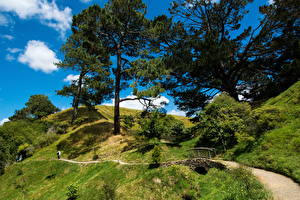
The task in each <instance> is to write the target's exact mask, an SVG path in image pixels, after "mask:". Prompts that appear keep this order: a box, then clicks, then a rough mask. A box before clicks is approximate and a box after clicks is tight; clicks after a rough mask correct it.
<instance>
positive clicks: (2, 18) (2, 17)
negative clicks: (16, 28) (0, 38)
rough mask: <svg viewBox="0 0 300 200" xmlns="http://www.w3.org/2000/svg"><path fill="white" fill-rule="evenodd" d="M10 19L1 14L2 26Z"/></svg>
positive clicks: (0, 21)
mask: <svg viewBox="0 0 300 200" xmlns="http://www.w3.org/2000/svg"><path fill="white" fill-rule="evenodd" d="M8 24H9V21H8V19H7V17H6V16H4V15H2V14H0V26H7V25H8Z"/></svg>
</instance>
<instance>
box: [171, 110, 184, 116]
mask: <svg viewBox="0 0 300 200" xmlns="http://www.w3.org/2000/svg"><path fill="white" fill-rule="evenodd" d="M185 114H186V113H185V112H183V111H181V110H171V111H170V112H168V115H177V116H185Z"/></svg>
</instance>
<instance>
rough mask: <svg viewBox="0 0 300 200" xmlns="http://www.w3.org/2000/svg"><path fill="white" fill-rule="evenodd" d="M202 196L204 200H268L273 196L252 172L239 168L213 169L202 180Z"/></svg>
mask: <svg viewBox="0 0 300 200" xmlns="http://www.w3.org/2000/svg"><path fill="white" fill-rule="evenodd" d="M200 185H201V186H202V187H201V196H202V197H203V198H201V199H204V200H210V199H226V200H227V199H228V200H229V199H235V200H244V199H249V200H255V199H256V200H259V199H261V200H263V199H265V200H267V199H270V197H271V195H270V194H269V193H267V192H266V191H265V190H264V188H263V186H262V185H261V184H260V183H259V182H258V181H257V180H256V179H255V177H253V175H252V174H251V172H249V171H247V170H245V169H243V168H237V169H232V170H227V171H220V170H216V169H211V170H210V171H209V172H208V174H207V175H206V176H204V177H203V178H202V179H200Z"/></svg>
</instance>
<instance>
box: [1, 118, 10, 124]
mask: <svg viewBox="0 0 300 200" xmlns="http://www.w3.org/2000/svg"><path fill="white" fill-rule="evenodd" d="M5 122H9V119H8V118H5V119H2V120H1V121H0V126H2V125H3V124H4V123H5Z"/></svg>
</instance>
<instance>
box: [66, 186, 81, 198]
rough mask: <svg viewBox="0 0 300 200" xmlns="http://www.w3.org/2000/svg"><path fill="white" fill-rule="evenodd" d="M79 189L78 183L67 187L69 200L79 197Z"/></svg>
mask: <svg viewBox="0 0 300 200" xmlns="http://www.w3.org/2000/svg"><path fill="white" fill-rule="evenodd" d="M78 190H79V187H78V185H76V184H72V185H69V186H68V187H67V193H66V195H67V197H68V200H76V199H78V197H79V194H78Z"/></svg>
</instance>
